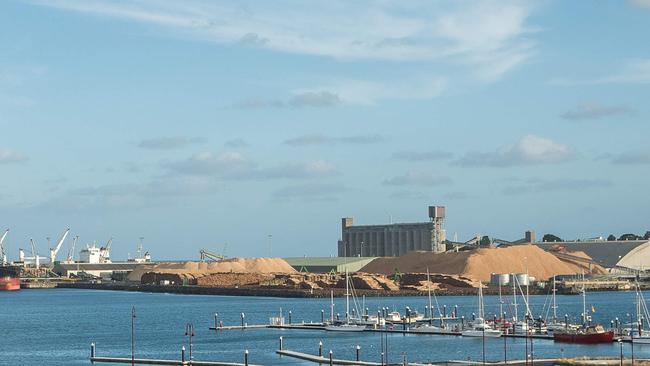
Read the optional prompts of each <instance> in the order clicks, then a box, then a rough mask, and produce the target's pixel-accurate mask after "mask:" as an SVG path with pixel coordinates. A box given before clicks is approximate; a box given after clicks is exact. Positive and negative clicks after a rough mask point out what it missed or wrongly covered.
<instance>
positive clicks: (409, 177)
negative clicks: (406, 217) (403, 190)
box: [383, 172, 452, 187]
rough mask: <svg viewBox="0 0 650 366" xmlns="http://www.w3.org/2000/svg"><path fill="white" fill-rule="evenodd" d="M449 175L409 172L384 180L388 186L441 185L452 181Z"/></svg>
mask: <svg viewBox="0 0 650 366" xmlns="http://www.w3.org/2000/svg"><path fill="white" fill-rule="evenodd" d="M451 182H452V180H451V178H449V177H447V176H441V175H435V174H431V173H427V172H407V173H406V174H404V175H398V176H395V177H392V178H388V179H386V180H384V181H383V184H384V185H387V186H424V187H430V186H439V185H444V184H449V183H451Z"/></svg>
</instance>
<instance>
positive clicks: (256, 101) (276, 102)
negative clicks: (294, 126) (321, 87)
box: [230, 91, 341, 109]
mask: <svg viewBox="0 0 650 366" xmlns="http://www.w3.org/2000/svg"><path fill="white" fill-rule="evenodd" d="M340 103H341V99H340V98H339V96H338V95H337V94H335V93H332V92H329V91H303V92H299V93H295V94H293V95H292V96H291V97H289V98H287V99H286V100H283V99H265V98H249V99H245V100H242V101H239V102H237V103H235V104H233V105H232V106H230V107H231V108H235V109H265V108H287V107H289V108H309V107H311V108H327V107H335V106H337V105H338V104H340Z"/></svg>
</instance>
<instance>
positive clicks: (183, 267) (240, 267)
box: [129, 258, 296, 281]
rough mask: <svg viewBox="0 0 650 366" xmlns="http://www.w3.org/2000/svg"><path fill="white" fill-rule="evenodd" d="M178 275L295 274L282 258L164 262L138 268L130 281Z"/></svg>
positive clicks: (130, 277)
mask: <svg viewBox="0 0 650 366" xmlns="http://www.w3.org/2000/svg"><path fill="white" fill-rule="evenodd" d="M147 272H157V273H176V274H188V275H192V276H194V277H199V275H207V274H211V273H295V272H296V270H295V269H293V267H291V266H290V265H289V263H287V262H286V261H285V260H284V259H281V258H229V259H225V260H222V261H219V262H181V263H174V262H166V263H165V262H162V263H157V264H154V265H153V266H146V267H142V268H138V269H136V270H134V271H133V272H131V273H130V274H129V281H140V278H141V277H142V275H143V274H144V273H147Z"/></svg>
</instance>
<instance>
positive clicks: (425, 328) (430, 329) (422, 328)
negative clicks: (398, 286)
mask: <svg viewBox="0 0 650 366" xmlns="http://www.w3.org/2000/svg"><path fill="white" fill-rule="evenodd" d="M431 294H432V291H431V279H430V276H429V269H428V268H427V296H428V299H429V311H430V314H429V318H433V304H432V303H431ZM435 296H436V294H435V292H433V297H434V298H435ZM436 309H437V310H438V315H439V316H440V318H441V319H442V313H441V312H440V305H439V304H438V299H437V298H436ZM410 331H411V332H413V333H440V332H449V329H448V328H447V327H445V324H444V322H443V320H440V327H436V326H435V325H433V324H427V323H423V324H420V325H419V326H417V327H415V328H412V329H410Z"/></svg>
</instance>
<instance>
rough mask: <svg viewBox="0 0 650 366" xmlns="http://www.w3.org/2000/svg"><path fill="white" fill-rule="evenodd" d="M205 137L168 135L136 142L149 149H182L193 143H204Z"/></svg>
mask: <svg viewBox="0 0 650 366" xmlns="http://www.w3.org/2000/svg"><path fill="white" fill-rule="evenodd" d="M204 142H205V139H204V138H201V137H184V136H170V137H156V138H150V139H144V140H142V141H140V142H139V143H138V147H141V148H143V149H151V150H173V149H182V148H185V147H188V146H190V145H193V144H201V143H204Z"/></svg>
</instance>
